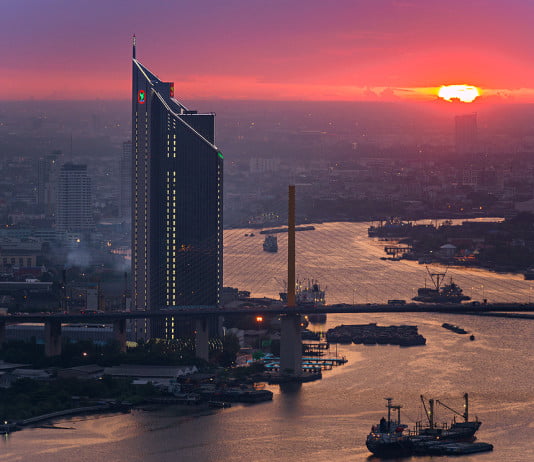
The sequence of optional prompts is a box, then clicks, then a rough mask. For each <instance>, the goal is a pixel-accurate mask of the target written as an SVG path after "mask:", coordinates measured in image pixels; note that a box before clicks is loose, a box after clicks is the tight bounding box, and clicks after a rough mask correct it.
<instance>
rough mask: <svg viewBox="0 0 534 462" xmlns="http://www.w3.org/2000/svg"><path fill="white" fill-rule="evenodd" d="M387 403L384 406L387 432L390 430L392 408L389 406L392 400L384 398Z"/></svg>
mask: <svg viewBox="0 0 534 462" xmlns="http://www.w3.org/2000/svg"><path fill="white" fill-rule="evenodd" d="M384 399H385V400H386V401H387V402H388V403H387V404H386V407H387V408H388V431H389V430H390V426H391V408H392V407H393V406H392V405H391V401H393V398H384Z"/></svg>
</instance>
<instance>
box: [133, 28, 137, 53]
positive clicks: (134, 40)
mask: <svg viewBox="0 0 534 462" xmlns="http://www.w3.org/2000/svg"><path fill="white" fill-rule="evenodd" d="M136 42H137V40H136V37H135V34H133V37H132V57H133V59H135V44H136Z"/></svg>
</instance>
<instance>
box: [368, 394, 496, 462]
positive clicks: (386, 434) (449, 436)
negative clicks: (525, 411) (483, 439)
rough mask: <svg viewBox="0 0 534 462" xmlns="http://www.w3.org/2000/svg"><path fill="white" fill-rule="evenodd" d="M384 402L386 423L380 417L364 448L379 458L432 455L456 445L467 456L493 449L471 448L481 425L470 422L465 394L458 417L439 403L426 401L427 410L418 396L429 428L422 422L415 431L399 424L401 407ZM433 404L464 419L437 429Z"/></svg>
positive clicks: (479, 444)
mask: <svg viewBox="0 0 534 462" xmlns="http://www.w3.org/2000/svg"><path fill="white" fill-rule="evenodd" d="M385 399H386V401H387V405H386V408H387V410H388V418H387V420H386V419H385V418H384V417H382V418H381V419H380V423H379V424H378V425H373V427H372V428H371V433H369V435H367V439H366V441H365V444H366V446H367V449H369V451H371V452H372V453H373V454H375V455H377V456H379V457H404V456H410V455H412V454H420V455H423V454H432V453H437V452H436V450H437V448H438V446H439V447H441V446H443V448H442V449H444V450H445V449H446V448H445V445H448V446H450V445H451V444H455V443H462V444H463V446H462V447H461V448H456V450H461V451H463V452H459V454H461V453H468V452H482V451H488V450H492V449H493V446H491V445H489V444H487V443H478V444H476V445H475V444H470V443H471V442H472V441H474V439H475V437H474V435H475V433H476V432H477V430H478V429H479V428H480V425H481V422H480V421H479V420H478V419H477V420H475V421H469V398H468V394H467V393H465V394H464V399H465V405H464V409H465V411H464V413H463V414H461V413H459V412H457V411H455V410H454V409H452V408H450V407H449V406H447V405H446V404H444V403H442V402H441V401H439V400H436V401H434V400H433V399H430V400H428V408H427V404H426V400H425V398H424V397H423V396H421V401H422V403H423V407H424V409H425V413H426V415H427V416H428V426H423V425H422V424H421V422H417V423H416V426H415V428H414V429H409V428H408V426H407V425H405V424H402V423H401V418H400V409H401V407H402V406H399V405H393V404H392V401H393V399H392V398H385ZM434 403H438V404H440V405H442V406H444V407H445V408H447V409H448V410H450V411H452V412H453V413H455V414H457V415H459V416H461V417H463V419H464V421H463V422H456V421H455V420H453V423H452V424H451V425H450V426H443V427H441V428H439V427H438V426H437V425H436V424H435V422H434ZM391 411H397V418H396V419H395V418H394V416H392V412H391Z"/></svg>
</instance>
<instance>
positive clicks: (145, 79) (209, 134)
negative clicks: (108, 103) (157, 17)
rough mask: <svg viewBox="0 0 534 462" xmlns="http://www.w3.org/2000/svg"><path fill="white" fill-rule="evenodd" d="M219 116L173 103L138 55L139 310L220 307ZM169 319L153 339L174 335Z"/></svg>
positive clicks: (170, 91)
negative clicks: (216, 126)
mask: <svg viewBox="0 0 534 462" xmlns="http://www.w3.org/2000/svg"><path fill="white" fill-rule="evenodd" d="M214 120H215V115H214V114H213V113H207V114H198V113H197V111H192V110H189V109H187V108H186V107H185V106H184V105H183V104H181V103H180V102H179V101H177V100H176V99H175V98H174V84H173V83H171V82H162V81H161V80H160V79H159V78H158V77H156V76H155V75H154V74H153V73H152V72H150V71H149V70H148V69H147V68H146V67H145V66H143V65H142V64H141V63H140V62H139V61H138V60H137V59H136V56H135V42H134V48H133V82H132V144H133V149H132V155H133V157H132V167H133V168H132V183H133V185H132V186H133V188H132V189H133V197H132V201H133V204H132V265H133V268H132V273H133V294H132V297H133V302H134V306H135V308H136V309H141V310H145V309H146V310H154V309H160V308H164V307H173V306H181V307H191V308H196V309H202V307H213V306H215V305H217V304H218V303H220V299H221V291H222V281H223V274H222V271H223V269H222V268H223V265H222V251H223V242H222V239H223V238H222V209H223V204H222V201H223V199H222V197H223V191H222V184H223V182H222V179H223V156H222V154H221V152H220V151H219V150H218V148H217V147H216V146H215V144H214ZM173 319H174V318H172V317H169V318H168V319H167V320H166V321H165V322H164V323H163V324H162V325H159V326H157V325H156V324H154V323H153V325H152V327H151V332H150V335H151V336H153V337H154V336H165V337H167V338H172V337H173V336H174V335H175V331H176V329H177V328H178V326H176V327H175V326H174V321H173Z"/></svg>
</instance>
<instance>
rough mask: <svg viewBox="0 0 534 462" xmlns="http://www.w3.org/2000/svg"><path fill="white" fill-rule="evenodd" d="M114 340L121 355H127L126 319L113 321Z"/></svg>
mask: <svg viewBox="0 0 534 462" xmlns="http://www.w3.org/2000/svg"><path fill="white" fill-rule="evenodd" d="M113 338H114V339H115V341H116V342H117V343H118V344H119V349H120V352H121V353H126V319H115V321H113Z"/></svg>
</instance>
